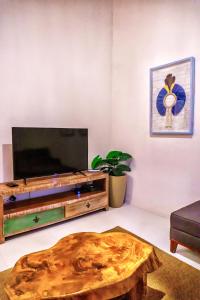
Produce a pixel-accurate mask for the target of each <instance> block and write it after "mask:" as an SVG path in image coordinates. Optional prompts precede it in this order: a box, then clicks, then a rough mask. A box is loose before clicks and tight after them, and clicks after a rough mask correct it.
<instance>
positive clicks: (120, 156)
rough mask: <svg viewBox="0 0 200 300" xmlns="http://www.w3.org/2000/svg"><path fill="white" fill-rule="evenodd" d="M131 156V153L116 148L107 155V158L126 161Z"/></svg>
mask: <svg viewBox="0 0 200 300" xmlns="http://www.w3.org/2000/svg"><path fill="white" fill-rule="evenodd" d="M130 158H132V156H131V155H130V154H128V153H124V152H121V151H116V150H114V151H110V152H109V153H108V154H107V156H106V159H117V160H118V161H126V160H128V159H130Z"/></svg>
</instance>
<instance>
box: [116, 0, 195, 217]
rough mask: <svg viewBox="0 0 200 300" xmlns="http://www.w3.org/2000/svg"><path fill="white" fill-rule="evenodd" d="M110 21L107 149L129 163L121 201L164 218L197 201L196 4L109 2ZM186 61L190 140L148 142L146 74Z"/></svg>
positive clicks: (181, 0) (136, 0)
mask: <svg viewBox="0 0 200 300" xmlns="http://www.w3.org/2000/svg"><path fill="white" fill-rule="evenodd" d="M113 15H114V27H113V34H114V35H113V92H112V93H113V100H112V101H113V102H112V144H113V147H115V148H120V149H123V150H125V151H127V152H130V153H131V154H132V155H133V156H134V157H135V166H134V168H133V171H132V174H131V176H130V177H129V180H130V182H129V190H128V196H127V201H130V199H132V200H131V201H132V203H133V204H134V205H136V206H139V207H142V208H145V209H147V210H151V211H154V212H156V213H158V214H161V215H168V214H169V213H170V212H171V211H173V210H175V209H177V208H179V207H182V206H184V205H186V204H188V203H191V202H194V201H196V200H198V199H200V167H199V157H200V101H199V99H200V93H199V81H200V71H199V69H200V65H199V61H200V50H199V49H200V38H199V37H200V1H194V0H193V1H188V0H179V1H172V0H165V1H164V0H163V1H158V0H143V1H141V0H125V1H122V0H114V14H113ZM190 56H194V57H195V59H196V95H195V121H194V122H195V123H194V124H195V125H194V135H193V136H192V137H150V135H149V116H150V104H149V102H150V99H149V95H150V91H149V69H150V68H151V67H156V66H159V65H162V64H165V63H169V62H173V61H176V60H179V59H182V58H186V57H190ZM133 218H134V216H133Z"/></svg>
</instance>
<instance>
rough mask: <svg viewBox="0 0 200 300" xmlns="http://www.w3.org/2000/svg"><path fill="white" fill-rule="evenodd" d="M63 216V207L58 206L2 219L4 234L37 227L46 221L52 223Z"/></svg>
mask: <svg viewBox="0 0 200 300" xmlns="http://www.w3.org/2000/svg"><path fill="white" fill-rule="evenodd" d="M63 218H64V207H58V208H54V209H50V210H46V211H41V212H38V213H33V214H28V215H25V216H21V217H16V218H12V219H7V220H5V221H4V235H9V234H12V233H16V232H20V231H23V230H27V229H31V228H37V227H38V226H41V225H43V224H46V223H51V222H52V223H53V222H56V221H59V220H60V219H63Z"/></svg>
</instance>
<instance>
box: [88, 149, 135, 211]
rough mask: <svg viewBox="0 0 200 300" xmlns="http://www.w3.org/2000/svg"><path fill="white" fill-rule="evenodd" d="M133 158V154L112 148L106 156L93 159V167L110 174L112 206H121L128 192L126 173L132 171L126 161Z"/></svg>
mask: <svg viewBox="0 0 200 300" xmlns="http://www.w3.org/2000/svg"><path fill="white" fill-rule="evenodd" d="M130 159H132V156H131V155H130V154H128V153H124V152H122V151H117V150H112V151H110V152H109V153H108V154H107V155H106V158H104V159H103V158H102V157H101V156H100V155H97V156H95V157H94V159H93V160H92V163H91V166H92V169H99V170H101V171H104V172H107V173H108V174H109V202H110V206H111V207H121V206H122V205H123V202H124V197H125V192H126V181H127V180H126V179H127V178H126V173H125V172H129V171H131V169H130V167H129V166H128V164H124V162H125V161H129V162H130Z"/></svg>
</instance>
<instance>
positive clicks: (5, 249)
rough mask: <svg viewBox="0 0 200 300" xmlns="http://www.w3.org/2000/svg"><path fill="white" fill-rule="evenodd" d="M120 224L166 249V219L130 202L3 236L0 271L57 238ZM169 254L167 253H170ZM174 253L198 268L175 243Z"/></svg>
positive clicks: (198, 260)
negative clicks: (4, 238)
mask: <svg viewBox="0 0 200 300" xmlns="http://www.w3.org/2000/svg"><path fill="white" fill-rule="evenodd" d="M115 226H121V227H124V228H126V229H127V230H130V231H131V232H133V233H135V234H136V235H138V236H140V237H142V238H144V239H145V240H147V241H149V242H151V243H152V244H154V245H156V246H157V247H159V248H161V249H162V250H164V251H166V252H168V253H170V252H169V219H168V218H164V217H160V216H157V215H155V214H153V213H150V212H148V211H145V210H142V209H139V208H137V207H134V206H132V205H124V206H123V207H121V208H115V209H114V208H110V209H109V211H98V212H96V213H92V214H89V215H85V216H82V217H79V218H76V219H72V220H70V221H66V222H63V223H59V224H56V225H52V226H49V227H44V228H43V229H39V230H35V231H31V232H28V233H24V234H20V235H17V236H14V237H12V238H7V239H6V242H5V243H3V244H1V245H0V271H2V270H5V269H7V268H8V267H12V266H13V265H14V264H15V262H16V261H17V260H18V259H19V258H20V257H21V256H22V255H25V254H27V253H30V252H35V251H39V250H42V249H46V248H48V247H50V246H53V245H54V244H55V243H56V242H57V241H58V240H59V239H60V238H62V237H64V236H66V235H68V234H71V233H74V232H81V231H94V232H95V231H96V232H102V231H105V230H108V229H110V228H113V227H115ZM170 254H171V253H170ZM171 255H174V256H176V257H177V258H179V259H180V260H182V261H185V262H186V263H188V264H190V265H191V266H193V267H195V268H197V269H199V270H200V255H199V254H196V253H195V252H192V251H190V250H188V249H186V248H183V247H181V246H178V250H177V253H176V254H171Z"/></svg>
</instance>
